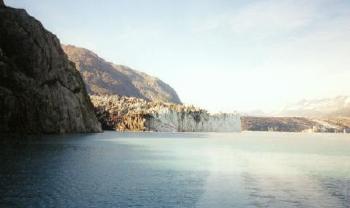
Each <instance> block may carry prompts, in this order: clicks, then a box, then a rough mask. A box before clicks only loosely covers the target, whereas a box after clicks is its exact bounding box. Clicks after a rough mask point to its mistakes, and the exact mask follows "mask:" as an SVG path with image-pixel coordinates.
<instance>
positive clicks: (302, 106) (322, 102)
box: [276, 96, 350, 118]
mask: <svg viewBox="0 0 350 208" xmlns="http://www.w3.org/2000/svg"><path fill="white" fill-rule="evenodd" d="M276 115H278V116H302V117H316V118H317V117H339V116H350V97H349V96H337V97H333V98H325V99H315V100H305V99H304V100H301V101H299V102H297V103H294V104H289V105H287V106H285V107H284V108H283V109H282V110H281V111H279V112H277V113H276Z"/></svg>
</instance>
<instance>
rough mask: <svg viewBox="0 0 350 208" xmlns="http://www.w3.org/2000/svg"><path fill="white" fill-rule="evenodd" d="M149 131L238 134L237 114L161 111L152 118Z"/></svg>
mask: <svg viewBox="0 0 350 208" xmlns="http://www.w3.org/2000/svg"><path fill="white" fill-rule="evenodd" d="M149 130H151V131H160V132H238V131H240V130H241V120H240V116H239V115H237V114H224V113H222V114H209V113H208V112H205V111H188V112H186V111H180V112H178V111H175V110H171V109H167V108H165V109H161V110H160V111H159V112H158V113H156V114H153V115H152V117H151V118H150V124H149Z"/></svg>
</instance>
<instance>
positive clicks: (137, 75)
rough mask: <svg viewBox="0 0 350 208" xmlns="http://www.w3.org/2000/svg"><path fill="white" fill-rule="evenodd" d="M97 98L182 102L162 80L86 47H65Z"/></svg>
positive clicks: (89, 90)
mask: <svg viewBox="0 0 350 208" xmlns="http://www.w3.org/2000/svg"><path fill="white" fill-rule="evenodd" d="M63 49H64V51H65V52H66V54H67V55H68V57H69V59H70V60H71V61H73V62H74V63H75V65H76V67H77V69H78V70H79V71H80V73H81V75H82V76H83V79H84V81H85V83H86V86H87V89H88V92H89V93H90V94H93V95H121V96H128V97H137V98H142V99H146V100H151V101H162V102H173V103H181V101H180V99H179V97H178V95H177V93H176V92H175V90H174V89H173V88H171V87H170V86H169V85H168V84H166V83H164V82H163V81H161V80H159V79H158V78H155V77H152V76H149V75H147V74H145V73H142V72H139V71H136V70H133V69H131V68H129V67H127V66H123V65H116V64H113V63H110V62H107V61H105V60H104V59H102V58H100V57H99V56H98V55H96V54H95V53H93V52H92V51H89V50H87V49H84V48H79V47H75V46H72V45H66V46H63Z"/></svg>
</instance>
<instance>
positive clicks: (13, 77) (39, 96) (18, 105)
mask: <svg viewBox="0 0 350 208" xmlns="http://www.w3.org/2000/svg"><path fill="white" fill-rule="evenodd" d="M0 3H3V2H0ZM99 131H101V125H100V123H99V122H98V121H97V119H96V116H95V114H94V111H93V106H92V104H91V102H90V99H89V97H88V94H87V92H86V90H85V86H84V83H83V80H82V78H81V77H80V74H79V72H78V71H77V70H76V69H75V67H74V64H73V63H71V62H70V61H69V60H68V58H67V56H66V55H65V53H64V52H63V50H62V48H61V45H60V42H59V40H58V39H57V37H56V36H54V35H53V34H51V33H50V32H48V31H46V30H45V28H44V27H43V26H42V25H41V23H40V22H39V21H37V20H35V19H34V18H33V17H31V16H29V15H28V14H27V13H26V11H25V10H19V9H13V8H9V7H0V132H1V133H13V132H16V133H17V132H22V133H28V134H37V133H69V132H99Z"/></svg>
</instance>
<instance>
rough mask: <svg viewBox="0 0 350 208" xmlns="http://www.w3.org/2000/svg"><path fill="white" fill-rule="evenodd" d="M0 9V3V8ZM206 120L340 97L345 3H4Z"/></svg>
mask: <svg viewBox="0 0 350 208" xmlns="http://www.w3.org/2000/svg"><path fill="white" fill-rule="evenodd" d="M5 1H6V0H5ZM6 2H7V4H8V5H11V6H14V7H18V8H25V9H27V11H28V12H29V13H30V14H31V15H33V16H35V17H36V18H37V19H39V20H40V21H41V22H42V23H43V24H44V25H45V27H46V28H47V29H49V30H50V31H52V32H53V33H55V34H56V35H57V36H58V37H59V38H60V40H61V42H62V43H65V44H73V45H77V46H81V47H86V48H88V49H91V50H93V51H95V52H96V53H97V54H99V55H100V56H101V57H103V58H104V59H106V60H108V61H111V62H114V63H117V64H124V65H128V66H130V67H132V68H134V69H137V70H140V71H144V72H146V73H149V74H151V75H154V76H157V77H159V78H161V79H162V80H164V81H165V82H167V83H169V84H170V85H171V86H172V87H174V88H175V89H176V91H177V92H178V94H179V96H180V97H181V99H182V100H183V102H185V103H190V104H195V105H198V106H201V107H204V108H207V109H209V110H211V111H234V110H238V111H252V110H256V109H261V110H263V111H274V110H277V109H278V108H280V107H282V106H284V105H285V104H287V103H290V102H295V101H298V100H300V99H304V98H306V99H314V98H323V97H333V96H336V95H349V94H350V93H349V92H350V84H349V83H350V82H349V80H350V58H349V54H350V1H348V0H266V1H262V0H240V1H239V0H238V1H234V0H176V1H174V0H104V1H97V0H75V1H68V0H60V1H48V0H35V1H30V0H7V1H6Z"/></svg>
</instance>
